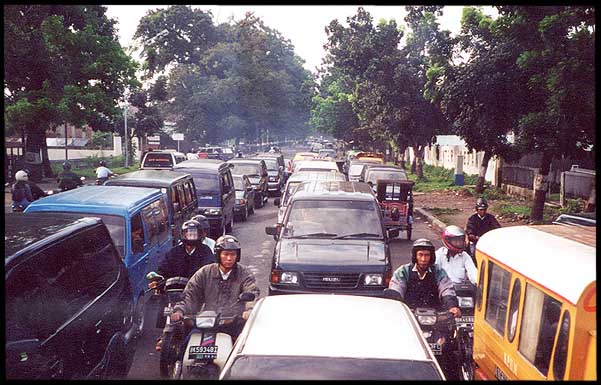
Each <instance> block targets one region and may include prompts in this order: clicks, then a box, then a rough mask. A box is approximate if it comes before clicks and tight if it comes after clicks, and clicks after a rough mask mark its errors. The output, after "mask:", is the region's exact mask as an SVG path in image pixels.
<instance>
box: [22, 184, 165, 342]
mask: <svg viewBox="0 0 601 385" xmlns="http://www.w3.org/2000/svg"><path fill="white" fill-rule="evenodd" d="M35 212H52V213H78V214H84V215H93V216H95V217H99V218H101V219H102V220H103V222H104V223H105V225H106V227H107V229H108V230H109V233H110V235H111V238H112V239H113V242H114V244H115V246H116V247H117V251H118V252H119V256H120V257H121V259H122V260H123V261H124V262H125V266H126V267H127V271H128V275H129V280H130V282H131V285H132V289H133V298H134V303H135V306H136V308H135V313H134V314H135V319H134V321H135V323H136V324H138V326H139V329H140V333H141V332H142V331H143V328H144V305H145V297H144V291H145V289H146V279H145V276H146V274H147V273H148V272H150V271H153V270H156V269H157V268H158V264H159V260H160V259H162V258H163V257H164V255H165V254H166V253H167V252H169V250H171V248H172V246H173V243H172V242H173V241H172V237H171V231H170V229H169V218H168V214H167V213H168V211H167V203H166V199H165V196H164V194H163V193H162V192H161V191H160V190H158V189H153V188H143V187H139V188H131V187H125V186H85V187H82V188H77V189H75V190H69V191H65V192H62V193H60V194H57V195H52V196H49V197H46V198H44V199H40V200H38V201H35V202H33V203H32V204H30V205H29V206H28V207H27V209H25V214H29V213H35Z"/></svg>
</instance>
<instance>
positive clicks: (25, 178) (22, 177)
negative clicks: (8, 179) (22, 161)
mask: <svg viewBox="0 0 601 385" xmlns="http://www.w3.org/2000/svg"><path fill="white" fill-rule="evenodd" d="M15 179H16V180H22V181H25V182H26V181H28V180H29V175H27V173H26V172H25V171H23V170H19V171H17V173H16V174H15Z"/></svg>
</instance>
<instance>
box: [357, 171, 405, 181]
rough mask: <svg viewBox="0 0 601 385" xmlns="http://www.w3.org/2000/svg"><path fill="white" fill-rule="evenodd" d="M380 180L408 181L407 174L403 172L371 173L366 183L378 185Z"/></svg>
mask: <svg viewBox="0 0 601 385" xmlns="http://www.w3.org/2000/svg"><path fill="white" fill-rule="evenodd" d="M378 179H388V180H407V174H405V172H403V171H370V172H369V173H368V174H367V178H365V182H372V183H374V184H375V183H377V182H378Z"/></svg>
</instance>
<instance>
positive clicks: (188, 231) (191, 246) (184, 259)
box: [157, 219, 215, 278]
mask: <svg viewBox="0 0 601 385" xmlns="http://www.w3.org/2000/svg"><path fill="white" fill-rule="evenodd" d="M201 227H202V226H201V224H200V223H198V222H197V221H195V220H192V219H191V220H188V221H186V222H184V223H183V224H182V240H181V241H180V242H179V243H178V244H177V246H175V247H174V248H173V249H171V251H170V252H169V253H168V254H167V256H166V257H165V259H164V260H163V261H162V262H161V264H160V265H159V268H158V270H157V273H158V274H160V275H162V276H163V277H165V278H171V277H186V278H190V277H191V276H192V275H193V274H194V273H196V271H197V270H198V269H200V268H201V267H203V266H205V265H208V264H211V263H213V262H215V256H214V255H213V252H212V251H211V249H210V248H209V247H208V246H207V245H205V244H203V243H202V238H201Z"/></svg>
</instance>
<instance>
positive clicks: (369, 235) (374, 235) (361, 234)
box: [334, 233, 382, 239]
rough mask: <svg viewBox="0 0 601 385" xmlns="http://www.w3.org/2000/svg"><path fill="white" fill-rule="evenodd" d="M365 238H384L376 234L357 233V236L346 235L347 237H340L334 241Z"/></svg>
mask: <svg viewBox="0 0 601 385" xmlns="http://www.w3.org/2000/svg"><path fill="white" fill-rule="evenodd" d="M363 237H370V238H371V237H377V238H382V236H381V235H380V234H374V233H355V234H345V235H339V236H337V237H335V238H334V239H344V238H363Z"/></svg>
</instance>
